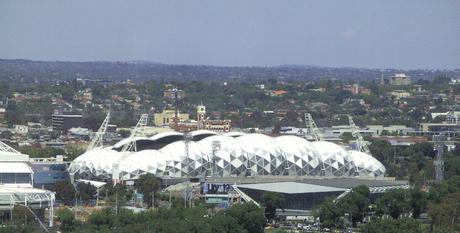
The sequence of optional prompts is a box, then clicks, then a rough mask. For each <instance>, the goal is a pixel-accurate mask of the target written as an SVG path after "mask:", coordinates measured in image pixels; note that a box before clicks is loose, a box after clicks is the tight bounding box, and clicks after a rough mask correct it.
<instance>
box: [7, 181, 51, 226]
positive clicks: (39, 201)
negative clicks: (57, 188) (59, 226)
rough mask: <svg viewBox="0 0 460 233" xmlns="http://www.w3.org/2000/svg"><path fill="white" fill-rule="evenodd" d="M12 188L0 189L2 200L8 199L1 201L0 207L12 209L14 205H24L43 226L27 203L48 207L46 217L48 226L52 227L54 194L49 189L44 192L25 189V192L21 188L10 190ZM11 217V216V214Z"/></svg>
mask: <svg viewBox="0 0 460 233" xmlns="http://www.w3.org/2000/svg"><path fill="white" fill-rule="evenodd" d="M11 190H12V188H9V189H7V191H6V192H2V190H1V189H0V197H2V196H3V197H4V198H2V199H3V200H8V203H4V202H1V203H0V206H1V209H5V208H6V209H7V210H10V211H12V210H13V208H14V206H15V205H21V206H24V207H26V208H27V209H28V210H29V211H30V212H31V213H32V214H33V215H34V216H35V219H36V220H37V221H38V222H39V223H40V225H41V226H42V227H43V228H44V229H46V227H44V224H43V223H42V222H41V220H40V219H39V218H38V217H37V216H36V214H35V213H34V212H33V211H32V210H31V209H30V207H29V205H38V206H39V207H40V208H42V207H48V208H49V212H48V214H49V215H48V219H49V223H48V224H49V225H48V226H49V227H53V216H54V201H55V195H54V193H53V192H51V191H46V192H30V191H28V190H27V192H21V189H19V190H17V191H14V192H12V191H11ZM11 217H12V216H11Z"/></svg>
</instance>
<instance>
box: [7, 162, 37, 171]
mask: <svg viewBox="0 0 460 233" xmlns="http://www.w3.org/2000/svg"><path fill="white" fill-rule="evenodd" d="M0 173H33V171H32V169H31V168H30V166H29V165H27V164H26V163H21V162H0Z"/></svg>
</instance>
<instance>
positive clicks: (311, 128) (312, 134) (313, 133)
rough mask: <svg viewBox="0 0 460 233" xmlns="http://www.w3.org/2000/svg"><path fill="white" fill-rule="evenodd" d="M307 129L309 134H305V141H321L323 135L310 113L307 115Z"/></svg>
mask: <svg viewBox="0 0 460 233" xmlns="http://www.w3.org/2000/svg"><path fill="white" fill-rule="evenodd" d="M305 127H306V128H307V133H305V139H313V140H314V141H321V140H322V139H321V134H320V133H319V130H318V126H316V123H315V121H314V120H313V117H311V114H310V113H308V112H307V113H305Z"/></svg>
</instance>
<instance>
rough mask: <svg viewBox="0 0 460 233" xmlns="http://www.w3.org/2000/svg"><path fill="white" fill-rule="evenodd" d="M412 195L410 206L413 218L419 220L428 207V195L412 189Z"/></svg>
mask: <svg viewBox="0 0 460 233" xmlns="http://www.w3.org/2000/svg"><path fill="white" fill-rule="evenodd" d="M409 193H410V206H411V208H412V217H413V218H418V217H420V214H422V213H423V212H425V211H426V208H427V205H428V195H427V194H426V193H425V192H422V191H420V190H419V189H415V188H414V189H411V190H410V191H409Z"/></svg>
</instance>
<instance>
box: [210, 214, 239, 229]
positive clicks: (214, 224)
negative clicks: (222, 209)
mask: <svg viewBox="0 0 460 233" xmlns="http://www.w3.org/2000/svg"><path fill="white" fill-rule="evenodd" d="M210 225H211V231H212V232H227V233H245V232H247V231H246V230H245V229H244V228H243V227H242V226H241V225H239V224H238V221H237V220H236V219H235V218H233V217H230V216H227V215H224V214H216V215H215V216H214V217H212V218H211V220H210Z"/></svg>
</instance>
